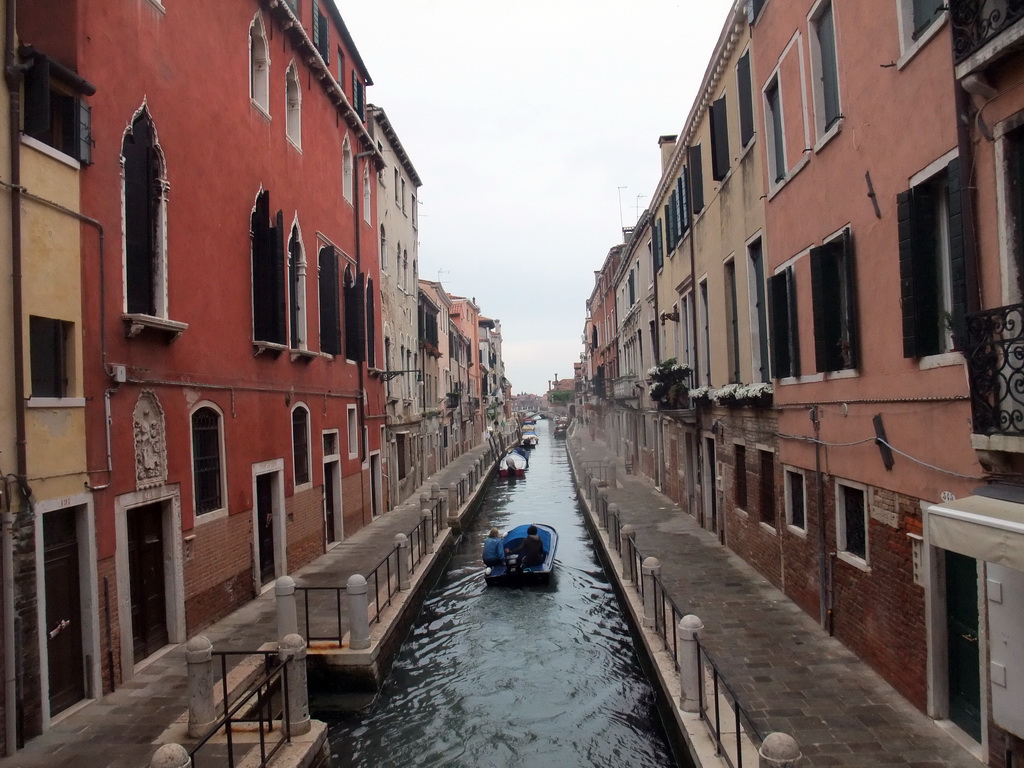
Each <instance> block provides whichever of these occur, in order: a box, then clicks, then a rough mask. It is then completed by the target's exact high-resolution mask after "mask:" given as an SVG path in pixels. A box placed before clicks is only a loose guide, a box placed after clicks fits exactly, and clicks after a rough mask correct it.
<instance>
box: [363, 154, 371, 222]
mask: <svg viewBox="0 0 1024 768" xmlns="http://www.w3.org/2000/svg"><path fill="white" fill-rule="evenodd" d="M363 219H364V220H365V221H366V222H367V223H369V221H370V164H369V163H368V162H364V163H363Z"/></svg>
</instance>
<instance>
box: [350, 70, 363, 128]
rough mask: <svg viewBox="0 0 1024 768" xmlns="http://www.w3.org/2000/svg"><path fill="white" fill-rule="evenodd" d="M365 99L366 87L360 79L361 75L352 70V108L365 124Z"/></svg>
mask: <svg viewBox="0 0 1024 768" xmlns="http://www.w3.org/2000/svg"><path fill="white" fill-rule="evenodd" d="M364 97H365V86H364V85H363V81H362V80H360V79H359V75H358V74H357V73H356V71H355V70H354V69H353V70H352V108H353V109H354V110H355V111H356V114H357V115H359V119H360V120H362V121H363V122H364V123H365V122H366V105H365V104H364V103H363V99H364Z"/></svg>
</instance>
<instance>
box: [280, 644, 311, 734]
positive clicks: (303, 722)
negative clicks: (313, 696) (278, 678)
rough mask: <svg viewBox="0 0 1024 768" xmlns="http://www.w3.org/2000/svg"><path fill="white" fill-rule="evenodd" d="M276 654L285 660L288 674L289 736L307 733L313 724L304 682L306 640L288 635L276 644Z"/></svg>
mask: <svg viewBox="0 0 1024 768" xmlns="http://www.w3.org/2000/svg"><path fill="white" fill-rule="evenodd" d="M278 655H279V656H280V657H281V660H282V661H286V662H288V663H287V666H285V668H284V673H285V675H287V676H288V723H287V724H286V726H287V733H288V735H289V736H301V735H302V734H303V733H309V731H310V729H311V728H312V727H313V724H312V723H311V722H310V719H309V687H308V685H307V684H306V641H305V640H303V639H302V635H288V637H286V638H285V639H284V640H282V641H281V643H280V644H279V646H278Z"/></svg>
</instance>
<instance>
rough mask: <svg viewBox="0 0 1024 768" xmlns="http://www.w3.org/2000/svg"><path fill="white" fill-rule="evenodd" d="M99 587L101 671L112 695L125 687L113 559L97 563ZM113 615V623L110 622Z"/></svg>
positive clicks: (104, 689) (115, 569) (106, 687)
mask: <svg viewBox="0 0 1024 768" xmlns="http://www.w3.org/2000/svg"><path fill="white" fill-rule="evenodd" d="M96 574H97V581H98V584H99V598H100V599H99V607H98V610H99V613H98V614H97V616H98V619H99V624H100V670H101V675H102V678H103V692H104V693H110V692H111V691H112V690H114V688H115V687H117V686H120V685H121V680H122V679H123V675H122V670H121V624H120V612H119V611H118V610H117V568H116V563H115V561H114V558H113V557H107V558H104V559H103V560H100V561H99V562H98V563H97V564H96ZM108 616H109V621H108Z"/></svg>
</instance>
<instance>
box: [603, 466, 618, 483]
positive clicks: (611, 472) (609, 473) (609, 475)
mask: <svg viewBox="0 0 1024 768" xmlns="http://www.w3.org/2000/svg"><path fill="white" fill-rule="evenodd" d="M605 473H606V474H605V478H606V479H607V480H608V487H609V488H616V487H618V486H617V485H616V484H615V462H614V461H609V462H608V464H607V465H606V467H605Z"/></svg>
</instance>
